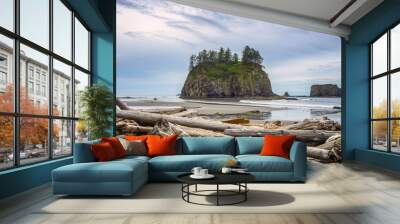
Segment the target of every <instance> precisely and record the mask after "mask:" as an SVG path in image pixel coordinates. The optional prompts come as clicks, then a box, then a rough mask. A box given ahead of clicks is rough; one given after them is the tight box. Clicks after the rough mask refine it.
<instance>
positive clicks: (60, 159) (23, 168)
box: [0, 156, 72, 176]
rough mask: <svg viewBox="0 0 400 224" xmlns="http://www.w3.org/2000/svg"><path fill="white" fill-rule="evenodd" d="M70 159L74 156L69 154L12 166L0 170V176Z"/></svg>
mask: <svg viewBox="0 0 400 224" xmlns="http://www.w3.org/2000/svg"><path fill="white" fill-rule="evenodd" d="M69 159H72V156H67V157H62V158H59V159H52V160H47V161H43V162H38V163H34V164H29V165H24V166H20V167H15V168H10V169H7V170H3V171H0V176H1V175H6V174H10V173H14V172H19V171H23V170H28V169H32V168H35V167H40V166H44V165H49V164H52V163H58V162H62V161H66V160H69Z"/></svg>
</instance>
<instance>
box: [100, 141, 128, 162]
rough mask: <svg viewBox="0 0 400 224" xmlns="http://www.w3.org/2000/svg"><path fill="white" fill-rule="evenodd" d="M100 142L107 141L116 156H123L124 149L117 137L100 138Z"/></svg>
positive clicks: (124, 153) (124, 154)
mask: <svg viewBox="0 0 400 224" xmlns="http://www.w3.org/2000/svg"><path fill="white" fill-rule="evenodd" d="M101 142H108V143H110V145H111V146H112V148H113V149H114V152H115V155H116V156H117V158H121V157H125V156H126V151H125V149H124V146H123V145H122V144H121V142H120V141H119V139H118V138H117V137H110V138H101Z"/></svg>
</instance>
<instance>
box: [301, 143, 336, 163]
mask: <svg viewBox="0 0 400 224" xmlns="http://www.w3.org/2000/svg"><path fill="white" fill-rule="evenodd" d="M307 156H308V157H311V158H314V159H318V160H321V161H325V162H331V161H334V160H335V155H334V154H333V152H332V151H331V150H326V149H321V148H317V147H310V146H308V147H307Z"/></svg>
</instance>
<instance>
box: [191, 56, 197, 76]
mask: <svg viewBox="0 0 400 224" xmlns="http://www.w3.org/2000/svg"><path fill="white" fill-rule="evenodd" d="M195 60H196V56H195V55H192V56H190V61H189V72H190V71H192V70H193V68H194V66H195Z"/></svg>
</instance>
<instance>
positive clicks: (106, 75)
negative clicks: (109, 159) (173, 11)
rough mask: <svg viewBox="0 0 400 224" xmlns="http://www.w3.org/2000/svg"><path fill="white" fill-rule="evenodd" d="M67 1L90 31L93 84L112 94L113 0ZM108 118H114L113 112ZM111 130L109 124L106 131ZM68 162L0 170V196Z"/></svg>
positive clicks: (43, 179) (29, 184)
mask: <svg viewBox="0 0 400 224" xmlns="http://www.w3.org/2000/svg"><path fill="white" fill-rule="evenodd" d="M67 2H68V3H69V4H70V5H71V7H72V8H73V9H74V10H75V11H76V12H77V13H78V14H79V15H80V17H81V18H82V19H83V20H84V22H85V23H86V24H87V25H88V26H89V28H90V29H91V31H92V39H91V41H92V52H91V56H92V71H93V77H92V80H93V83H103V84H106V85H107V86H109V87H110V89H112V91H113V93H114V95H115V60H114V59H115V30H116V28H115V18H116V11H115V7H116V2H115V0H107V1H106V0H86V1H82V0H67ZM112 119H113V120H114V121H115V115H114V116H113V117H112ZM114 124H115V122H114ZM113 130H115V129H113V127H110V131H113ZM71 163H72V158H71V157H69V158H64V159H59V160H52V161H47V162H43V163H39V164H34V165H28V166H24V167H19V168H16V169H11V170H7V171H2V172H0V184H1V185H0V186H1V188H0V199H2V198H5V197H9V196H12V195H14V194H17V193H20V192H23V191H27V190H29V189H32V188H34V187H37V186H40V185H43V184H45V183H48V182H49V181H51V171H52V170H53V169H55V168H57V167H60V166H64V165H67V164H71Z"/></svg>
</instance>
